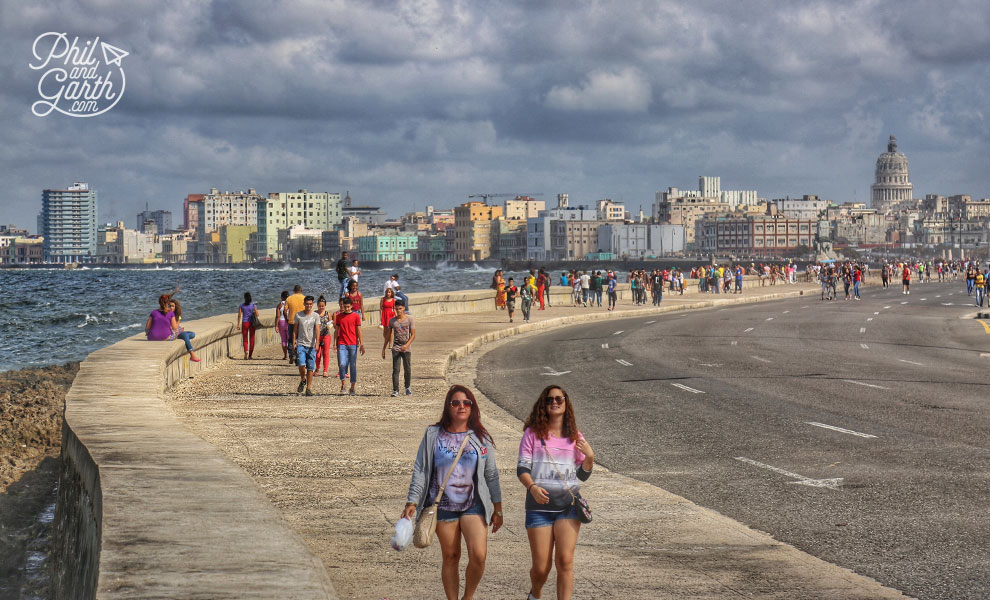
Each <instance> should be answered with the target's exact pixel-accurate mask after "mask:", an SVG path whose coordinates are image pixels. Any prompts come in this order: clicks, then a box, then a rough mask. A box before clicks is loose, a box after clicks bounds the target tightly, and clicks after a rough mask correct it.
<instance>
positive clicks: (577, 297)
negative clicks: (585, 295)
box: [571, 273, 581, 306]
mask: <svg viewBox="0 0 990 600" xmlns="http://www.w3.org/2000/svg"><path fill="white" fill-rule="evenodd" d="M572 280H573V282H574V283H573V284H572V286H571V287H572V291H573V292H574V306H581V276H580V275H578V274H577V273H574V277H572Z"/></svg>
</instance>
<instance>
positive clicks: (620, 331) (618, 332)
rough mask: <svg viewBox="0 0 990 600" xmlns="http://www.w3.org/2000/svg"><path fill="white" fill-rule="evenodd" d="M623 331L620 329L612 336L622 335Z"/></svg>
mask: <svg viewBox="0 0 990 600" xmlns="http://www.w3.org/2000/svg"><path fill="white" fill-rule="evenodd" d="M623 331H625V330H624V329H620V330H618V331H616V332H615V333H613V334H612V335H619V334H620V333H622V332H623Z"/></svg>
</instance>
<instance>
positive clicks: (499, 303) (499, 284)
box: [492, 269, 505, 310]
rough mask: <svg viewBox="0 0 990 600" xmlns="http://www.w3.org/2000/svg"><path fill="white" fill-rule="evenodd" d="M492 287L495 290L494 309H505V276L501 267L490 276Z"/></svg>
mask: <svg viewBox="0 0 990 600" xmlns="http://www.w3.org/2000/svg"><path fill="white" fill-rule="evenodd" d="M492 289H493V290H495V310H499V309H505V278H504V277H503V276H502V269H499V270H497V271H495V275H494V276H492Z"/></svg>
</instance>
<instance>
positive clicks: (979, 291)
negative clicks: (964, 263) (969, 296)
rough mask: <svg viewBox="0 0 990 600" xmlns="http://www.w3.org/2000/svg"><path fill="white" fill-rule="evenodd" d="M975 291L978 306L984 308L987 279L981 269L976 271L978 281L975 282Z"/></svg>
mask: <svg viewBox="0 0 990 600" xmlns="http://www.w3.org/2000/svg"><path fill="white" fill-rule="evenodd" d="M974 286H975V287H974V288H973V290H974V291H975V292H976V305H977V306H981V307H982V306H983V292H984V290H985V287H984V286H986V277H985V276H984V275H983V271H980V270H979V269H977V270H976V279H975V280H974Z"/></svg>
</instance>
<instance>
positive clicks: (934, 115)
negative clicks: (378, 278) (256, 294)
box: [0, 0, 990, 226]
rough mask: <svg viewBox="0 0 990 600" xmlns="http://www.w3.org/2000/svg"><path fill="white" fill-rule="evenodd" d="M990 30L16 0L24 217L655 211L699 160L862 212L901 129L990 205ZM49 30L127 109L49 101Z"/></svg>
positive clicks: (875, 16)
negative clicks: (988, 159)
mask: <svg viewBox="0 0 990 600" xmlns="http://www.w3.org/2000/svg"><path fill="white" fill-rule="evenodd" d="M988 21H990V8H988V7H987V6H985V3H981V2H970V1H968V0H967V1H959V2H949V3H940V4H933V3H930V2H923V1H912V2H899V3H885V2H876V1H873V0H866V1H843V2H809V3H793V4H789V5H784V4H782V3H779V2H705V3H690V2H613V3H601V2H590V1H585V2H575V3H569V4H567V5H566V6H564V5H561V4H557V3H532V2H521V1H520V2H508V1H501V2H498V1H496V2H489V3H477V2H466V1H465V2H433V1H430V0H418V1H403V2H350V1H343V0H339V1H333V2H323V1H319V2H317V1H299V2H271V1H269V0H264V1H262V0H257V1H248V2H237V1H233V0H225V1H214V2H193V1H188V0H187V1H184V2H169V3H160V2H150V1H141V0H138V1H133V0H128V1H118V2H113V1H109V2H104V1H95V0H90V1H82V2H79V1H77V2H54V3H47V4H37V5H36V4H32V3H3V4H0V34H2V35H3V38H2V39H3V41H2V42H0V43H2V47H0V50H3V52H2V53H0V73H2V74H3V75H4V77H5V86H4V87H3V89H2V90H0V129H2V131H3V132H4V144H0V160H2V161H3V162H2V164H3V165H4V171H3V175H4V181H5V183H6V184H7V186H6V189H7V190H8V196H7V200H6V202H5V204H4V205H3V206H0V222H2V221H16V222H18V223H20V224H22V225H25V224H26V225H29V226H33V215H34V213H35V212H36V211H37V209H38V205H39V197H40V191H41V189H43V188H45V187H54V186H61V185H65V184H67V183H69V182H70V181H72V180H75V179H84V180H89V181H90V182H91V183H92V184H93V185H94V186H95V187H97V189H99V190H100V193H101V203H102V204H103V206H104V211H103V212H104V213H105V214H104V215H103V216H104V217H105V218H126V219H127V220H128V221H129V220H130V218H131V217H130V214H131V213H133V212H135V211H136V209H137V207H139V206H143V205H144V203H145V202H146V201H147V202H150V203H151V204H153V205H156V206H162V207H166V208H171V209H172V210H174V211H178V209H179V203H180V200H181V198H182V197H183V196H185V195H186V194H188V193H195V192H202V191H204V190H205V189H207V188H208V187H209V186H211V185H217V186H218V187H221V188H226V189H245V188H247V187H249V186H253V187H257V188H258V189H259V190H260V191H262V192H267V191H276V190H286V189H295V188H298V187H307V188H309V189H320V190H329V191H341V192H342V191H344V190H345V189H350V190H351V192H352V195H354V196H355V197H357V198H361V201H366V202H370V203H376V204H381V205H383V206H384V207H386V208H387V209H389V210H391V211H392V212H393V213H398V212H399V211H403V210H407V209H408V208H409V206H410V205H411V204H413V205H418V206H420V207H421V206H422V205H423V204H425V203H431V204H434V205H437V206H449V205H452V204H454V203H456V202H460V201H462V200H464V196H465V195H466V194H468V193H476V192H485V191H493V190H495V191H508V192H511V191H520V192H527V191H534V192H535V191H542V192H545V193H546V194H547V199H550V198H552V195H553V194H555V193H557V192H569V193H570V194H571V196H572V198H575V199H576V200H578V201H581V202H589V203H590V202H592V201H593V200H595V199H596V198H597V197H601V196H603V195H606V194H608V195H610V196H612V197H613V198H622V199H624V200H625V201H626V202H627V203H628V204H629V205H630V206H632V207H637V206H638V205H639V204H643V205H644V206H647V207H648V206H649V203H650V202H651V201H652V199H653V194H654V192H655V191H656V190H658V189H664V188H666V187H667V186H671V185H674V186H679V187H692V186H693V185H694V183H695V182H696V177H697V176H698V175H699V174H711V175H721V176H722V180H723V187H725V188H729V189H757V190H759V191H760V192H761V195H765V196H770V197H774V196H780V195H784V194H791V195H799V194H801V193H817V194H820V195H823V196H825V197H829V198H832V199H835V200H838V201H845V200H851V199H853V194H854V193H856V194H857V198H858V199H859V200H863V199H865V198H867V197H868V186H869V184H870V183H871V178H872V168H873V161H874V160H875V158H876V156H877V154H878V153H879V152H881V151H883V150H884V147H885V144H886V136H887V135H888V134H890V133H894V134H896V135H898V138H899V140H900V142H901V149H902V150H904V151H905V152H906V153H907V154H908V156H909V158H910V159H911V167H912V179H913V180H914V182H915V184H916V191H917V193H919V194H923V193H935V192H937V193H946V192H948V193H958V192H965V193H971V194H973V195H976V196H987V195H990V180H988V179H990V176H988V175H987V172H988V171H987V169H986V168H985V159H980V158H974V157H985V156H986V155H987V151H988V148H987V147H986V146H987V144H988V140H990V135H987V134H988V133H990V131H988V125H987V120H986V117H987V114H986V112H987V106H986V102H985V101H984V100H983V98H985V97H987V92H988V90H987V87H988V83H987V82H988V81H990V78H988V77H987V75H988V74H990V73H988V70H990V69H988V63H990V60H988V55H990V23H988ZM44 31H66V32H69V33H70V34H73V35H80V36H89V37H92V36H96V35H99V36H101V38H102V39H103V40H104V41H107V42H109V43H112V44H114V45H117V46H119V47H121V48H124V49H125V50H127V51H129V52H131V54H130V55H129V56H128V57H126V58H125V59H124V63H123V68H124V69H125V71H126V74H127V90H126V94H125V97H124V99H123V100H122V101H121V103H120V104H119V105H118V106H117V107H115V108H114V109H113V110H112V111H110V112H109V113H107V114H105V115H101V116H99V117H95V118H91V119H72V118H68V117H64V116H61V115H52V116H49V117H45V118H38V117H34V116H33V115H31V113H30V105H31V103H32V102H33V101H34V100H35V99H36V95H37V91H36V85H37V73H36V72H34V71H31V70H30V69H28V68H27V62H28V61H29V60H30V48H31V43H32V41H33V39H34V37H35V36H36V35H38V34H39V33H42V32H44ZM107 207H112V209H110V208H107ZM647 211H648V209H647ZM25 215H27V216H25Z"/></svg>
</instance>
